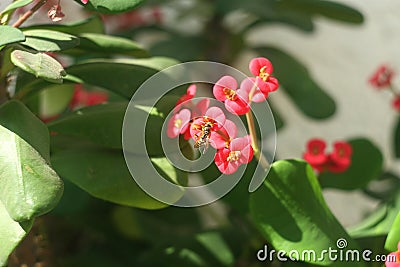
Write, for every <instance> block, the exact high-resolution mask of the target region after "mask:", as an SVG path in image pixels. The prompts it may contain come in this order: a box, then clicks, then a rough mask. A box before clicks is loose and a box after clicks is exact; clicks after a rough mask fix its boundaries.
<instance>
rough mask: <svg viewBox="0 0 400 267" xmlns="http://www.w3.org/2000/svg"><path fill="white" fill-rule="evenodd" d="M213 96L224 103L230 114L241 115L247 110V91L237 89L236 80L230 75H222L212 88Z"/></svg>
mask: <svg viewBox="0 0 400 267" xmlns="http://www.w3.org/2000/svg"><path fill="white" fill-rule="evenodd" d="M213 94H214V96H215V98H216V99H217V100H219V101H221V102H224V103H225V108H226V109H227V110H228V111H229V112H231V113H232V114H237V115H243V114H246V113H247V112H249V110H250V106H249V104H248V98H249V97H248V93H247V92H246V91H244V90H240V89H237V82H236V80H235V78H233V77H231V76H223V77H222V78H221V79H219V80H218V81H217V82H216V83H215V85H214V88H213Z"/></svg>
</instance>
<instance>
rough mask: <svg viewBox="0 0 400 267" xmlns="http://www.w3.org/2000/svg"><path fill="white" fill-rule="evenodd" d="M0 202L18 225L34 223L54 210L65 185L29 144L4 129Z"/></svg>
mask: <svg viewBox="0 0 400 267" xmlns="http://www.w3.org/2000/svg"><path fill="white" fill-rule="evenodd" d="M0 155H1V157H0V170H1V172H0V181H1V184H2V186H1V188H0V200H1V201H2V202H3V204H4V206H5V207H6V209H7V211H8V213H9V214H10V216H11V218H13V220H15V221H19V222H20V221H26V220H31V219H32V218H34V217H36V216H40V215H42V214H45V213H47V212H49V211H50V210H51V209H53V208H54V207H55V206H56V204H57V202H58V200H59V199H60V197H61V195H62V191H63V183H62V181H61V180H60V179H59V177H58V176H57V173H56V172H55V171H54V170H53V169H52V168H51V167H50V166H49V165H48V163H47V162H46V160H45V159H44V158H42V157H41V155H40V154H39V153H38V152H37V151H36V150H35V149H34V148H33V147H32V146H30V145H29V144H28V143H27V142H26V141H24V140H23V139H22V138H21V137H19V136H18V135H16V134H15V133H13V132H11V131H9V130H8V129H7V128H4V127H3V126H0Z"/></svg>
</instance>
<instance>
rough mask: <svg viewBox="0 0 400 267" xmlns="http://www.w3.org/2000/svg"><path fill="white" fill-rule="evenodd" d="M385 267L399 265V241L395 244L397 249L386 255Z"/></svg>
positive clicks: (397, 266) (398, 266) (396, 266)
mask: <svg viewBox="0 0 400 267" xmlns="http://www.w3.org/2000/svg"><path fill="white" fill-rule="evenodd" d="M386 259H387V260H386V262H385V266H386V267H400V242H399V243H398V244H397V251H395V252H392V253H390V254H389V255H387V256H386Z"/></svg>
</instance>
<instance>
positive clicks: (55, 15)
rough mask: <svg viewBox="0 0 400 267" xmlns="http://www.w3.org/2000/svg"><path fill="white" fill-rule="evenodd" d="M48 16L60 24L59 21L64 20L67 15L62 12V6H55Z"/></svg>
mask: <svg viewBox="0 0 400 267" xmlns="http://www.w3.org/2000/svg"><path fill="white" fill-rule="evenodd" d="M47 16H48V17H49V19H51V20H52V21H53V22H58V21H60V20H62V19H63V17H65V14H64V13H63V12H62V11H61V6H60V5H54V6H52V7H51V8H50V9H49V11H48V12H47Z"/></svg>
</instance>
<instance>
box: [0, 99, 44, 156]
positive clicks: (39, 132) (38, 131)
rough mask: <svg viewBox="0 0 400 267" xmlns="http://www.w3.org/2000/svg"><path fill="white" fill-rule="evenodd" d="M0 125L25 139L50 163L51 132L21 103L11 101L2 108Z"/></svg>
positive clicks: (0, 108)
mask: <svg viewBox="0 0 400 267" xmlns="http://www.w3.org/2000/svg"><path fill="white" fill-rule="evenodd" d="M0 125H2V126H3V127H5V128H7V129H8V130H10V131H11V132H13V133H15V134H16V135H18V136H19V137H21V138H22V139H24V140H25V141H26V142H28V143H29V144H30V145H31V146H32V147H33V148H34V149H35V150H36V151H37V152H39V154H40V155H41V156H42V158H44V159H45V160H46V161H47V162H50V149H49V142H50V139H49V131H48V130H47V127H46V125H44V124H43V122H42V121H41V120H39V118H38V117H36V116H35V115H34V114H32V112H31V111H30V110H29V109H28V108H27V107H26V106H25V105H23V104H22V103H21V102H19V101H16V100H11V101H8V102H6V103H5V104H3V105H2V106H0Z"/></svg>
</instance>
